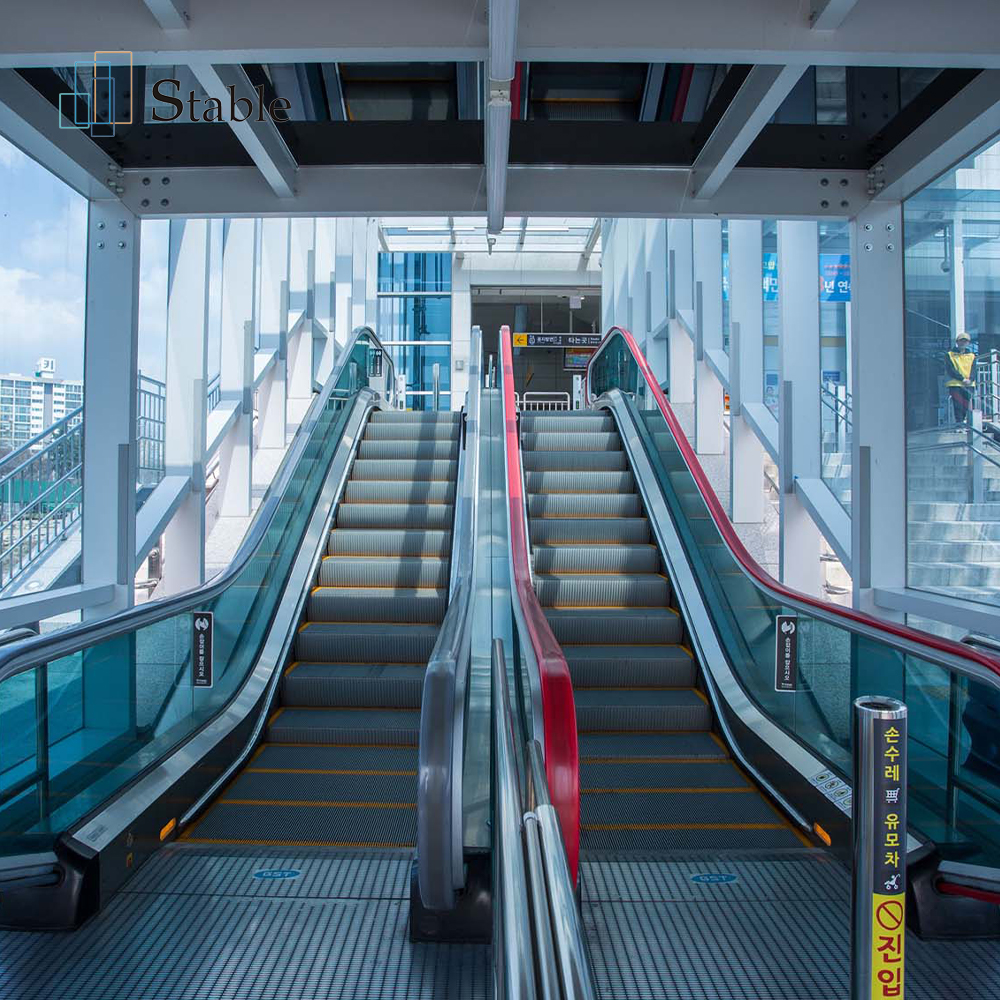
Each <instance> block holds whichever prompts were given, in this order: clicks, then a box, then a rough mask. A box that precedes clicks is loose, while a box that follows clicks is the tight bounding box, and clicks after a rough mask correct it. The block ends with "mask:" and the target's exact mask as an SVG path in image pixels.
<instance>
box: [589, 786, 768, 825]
mask: <svg viewBox="0 0 1000 1000" xmlns="http://www.w3.org/2000/svg"><path fill="white" fill-rule="evenodd" d="M580 823H581V824H584V825H586V826H595V825H601V826H610V825H615V826H689V825H691V826H693V825H696V824H711V825H723V824H724V825H726V826H733V827H740V826H773V827H775V828H777V829H781V830H786V829H787V828H788V824H787V823H786V822H785V819H784V817H783V816H780V815H779V814H778V813H777V812H776V811H775V809H774V807H773V806H772V805H771V804H770V803H769V802H768V801H767V799H765V798H764V796H763V795H761V794H760V793H759V792H758V791H757V789H756V788H754V787H753V786H752V785H747V786H745V787H744V788H740V789H736V790H734V789H730V790H728V791H727V790H720V789H713V788H706V790H705V791H699V792H636V791H620V792H590V793H588V794H586V795H581V796H580Z"/></svg>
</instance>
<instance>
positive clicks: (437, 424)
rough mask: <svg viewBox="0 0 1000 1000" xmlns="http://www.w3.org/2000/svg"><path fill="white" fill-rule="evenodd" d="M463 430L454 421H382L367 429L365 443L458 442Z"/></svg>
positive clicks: (372, 424)
mask: <svg viewBox="0 0 1000 1000" xmlns="http://www.w3.org/2000/svg"><path fill="white" fill-rule="evenodd" d="M460 431H461V428H460V427H459V425H458V423H457V422H456V421H454V420H404V421H396V422H393V421H386V420H381V421H378V422H376V423H370V424H368V426H367V427H366V428H365V436H364V440H365V441H457V440H458V436H459V433H460Z"/></svg>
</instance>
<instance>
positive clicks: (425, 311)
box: [376, 253, 451, 410]
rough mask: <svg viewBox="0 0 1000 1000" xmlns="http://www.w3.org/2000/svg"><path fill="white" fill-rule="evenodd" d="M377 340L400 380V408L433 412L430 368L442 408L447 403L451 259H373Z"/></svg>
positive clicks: (393, 256) (440, 255)
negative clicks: (403, 404) (402, 399)
mask: <svg viewBox="0 0 1000 1000" xmlns="http://www.w3.org/2000/svg"><path fill="white" fill-rule="evenodd" d="M376 329H377V332H378V335H379V338H380V339H381V340H382V342H383V343H384V344H385V345H386V347H387V348H388V349H389V350H390V351H391V352H392V359H393V363H394V364H395V366H396V373H397V374H398V375H404V376H405V377H406V405H407V407H408V408H410V409H414V410H424V409H430V408H431V407H432V406H433V401H432V395H433V391H434V365H439V366H440V370H439V372H440V390H441V395H442V396H443V397H444V399H443V400H442V403H441V406H442V408H443V409H444V408H447V407H448V405H449V404H448V400H449V399H450V397H451V254H450V253H380V254H379V255H378V319H377V327H376Z"/></svg>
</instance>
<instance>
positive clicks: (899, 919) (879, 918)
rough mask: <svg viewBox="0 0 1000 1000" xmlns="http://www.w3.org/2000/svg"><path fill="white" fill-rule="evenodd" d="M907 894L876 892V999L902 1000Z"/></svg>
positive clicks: (873, 932) (874, 980)
mask: <svg viewBox="0 0 1000 1000" xmlns="http://www.w3.org/2000/svg"><path fill="white" fill-rule="evenodd" d="M905 941H906V894H905V893H898V894H896V895H892V896H887V895H882V894H880V893H877V892H876V893H874V894H873V895H872V1000H876V998H879V1000H881V998H882V997H892V998H894V1000H902V998H903V987H904V983H905V978H906V976H905V972H904V960H903V950H904V946H905Z"/></svg>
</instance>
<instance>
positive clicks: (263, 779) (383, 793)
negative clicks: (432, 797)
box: [218, 770, 417, 808]
mask: <svg viewBox="0 0 1000 1000" xmlns="http://www.w3.org/2000/svg"><path fill="white" fill-rule="evenodd" d="M416 801H417V776H416V774H322V775H319V774H304V773H301V772H300V773H286V772H282V773H280V774H276V773H272V772H268V771H255V770H244V771H242V772H241V773H240V774H239V775H238V776H237V778H236V780H235V781H234V782H232V784H230V785H229V787H228V788H227V789H226V791H225V794H224V795H223V796H222V797H221V798H219V799H218V803H219V804H226V803H237V802H267V803H269V804H273V805H274V806H275V807H276V808H281V807H282V806H283V805H284V804H285V803H289V802H314V803H317V804H319V803H325V802H355V803H364V802H377V803H379V804H384V805H397V806H398V805H413V804H415V803H416Z"/></svg>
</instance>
